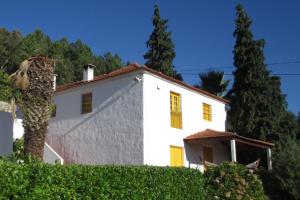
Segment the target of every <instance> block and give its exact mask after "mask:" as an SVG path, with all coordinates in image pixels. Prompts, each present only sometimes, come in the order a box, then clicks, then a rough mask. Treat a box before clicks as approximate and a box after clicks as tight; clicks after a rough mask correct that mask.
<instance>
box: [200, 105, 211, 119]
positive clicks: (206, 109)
mask: <svg viewBox="0 0 300 200" xmlns="http://www.w3.org/2000/svg"><path fill="white" fill-rule="evenodd" d="M202 107H203V119H204V120H206V121H211V120H212V111H211V105H209V104H207V103H203V104H202Z"/></svg>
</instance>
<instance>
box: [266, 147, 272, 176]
mask: <svg viewBox="0 0 300 200" xmlns="http://www.w3.org/2000/svg"><path fill="white" fill-rule="evenodd" d="M267 162H268V171H272V152H271V148H268V149H267Z"/></svg>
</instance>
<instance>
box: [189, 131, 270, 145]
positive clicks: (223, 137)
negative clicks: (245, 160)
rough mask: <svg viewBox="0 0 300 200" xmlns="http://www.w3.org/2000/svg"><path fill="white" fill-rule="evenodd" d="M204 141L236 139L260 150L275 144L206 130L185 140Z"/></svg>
mask: <svg viewBox="0 0 300 200" xmlns="http://www.w3.org/2000/svg"><path fill="white" fill-rule="evenodd" d="M203 139H221V140H231V139H235V140H236V141H237V142H240V143H244V144H247V145H250V146H256V147H260V148H270V147H274V144H273V143H270V142H265V141H262V140H255V139H251V138H247V137H243V136H240V135H237V134H235V133H232V132H222V131H215V130H212V129H206V130H204V131H201V132H198V133H195V134H192V135H189V136H187V137H186V138H184V139H183V140H184V141H186V142H191V141H198V140H203Z"/></svg>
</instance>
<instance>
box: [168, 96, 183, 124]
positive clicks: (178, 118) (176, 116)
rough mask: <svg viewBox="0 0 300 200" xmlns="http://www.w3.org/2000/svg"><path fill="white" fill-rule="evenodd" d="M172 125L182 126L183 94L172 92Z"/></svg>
mask: <svg viewBox="0 0 300 200" xmlns="http://www.w3.org/2000/svg"><path fill="white" fill-rule="evenodd" d="M170 115H171V127H173V128H182V113H181V96H180V94H177V93H175V92H170Z"/></svg>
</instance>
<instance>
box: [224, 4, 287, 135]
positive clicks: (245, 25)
mask: <svg viewBox="0 0 300 200" xmlns="http://www.w3.org/2000/svg"><path fill="white" fill-rule="evenodd" d="M236 11H237V19H236V21H235V22H236V29H235V31H234V37H235V38H236V43H235V47H234V51H233V53H234V66H235V71H234V83H233V86H232V90H231V91H230V101H231V103H230V108H231V109H230V111H229V121H230V125H231V127H232V128H233V131H235V132H237V133H238V134H240V135H244V136H246V137H250V138H256V139H262V140H272V141H274V140H278V138H279V136H278V134H279V133H278V131H279V130H278V129H279V123H280V120H281V117H282V115H283V113H284V112H285V101H284V96H283V95H282V94H281V90H280V79H279V78H278V77H275V76H271V74H270V72H269V71H268V70H267V66H266V64H265V63H264V60H265V58H264V52H263V49H264V41H263V40H254V39H253V35H252V33H251V30H250V26H251V23H252V22H251V20H250V18H249V17H248V15H247V14H246V12H245V11H244V9H243V7H242V6H241V5H238V6H237V7H236Z"/></svg>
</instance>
